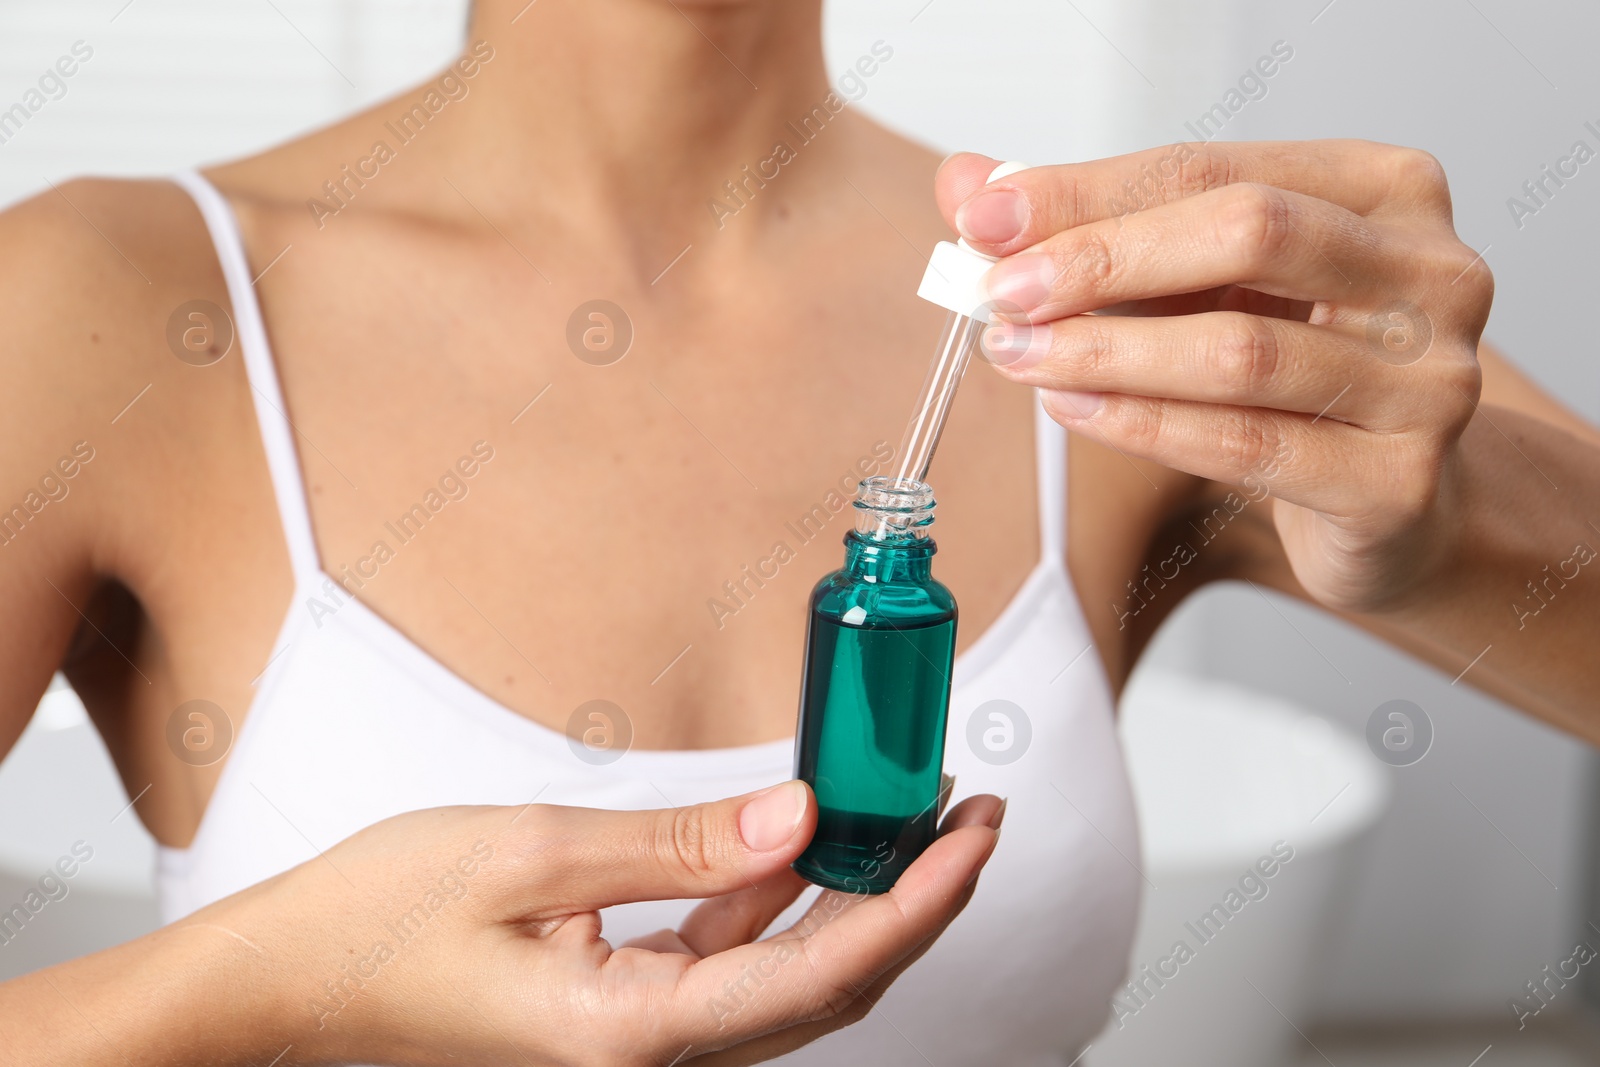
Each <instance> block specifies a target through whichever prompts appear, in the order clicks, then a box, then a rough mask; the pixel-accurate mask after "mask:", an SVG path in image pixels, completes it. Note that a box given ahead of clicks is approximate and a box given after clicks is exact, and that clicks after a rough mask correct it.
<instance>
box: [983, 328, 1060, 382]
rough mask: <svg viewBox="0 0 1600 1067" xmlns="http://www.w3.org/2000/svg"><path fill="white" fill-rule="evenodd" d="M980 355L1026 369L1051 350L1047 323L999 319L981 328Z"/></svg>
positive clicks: (1011, 368) (995, 361)
mask: <svg viewBox="0 0 1600 1067" xmlns="http://www.w3.org/2000/svg"><path fill="white" fill-rule="evenodd" d="M981 351H982V352H983V358H984V359H987V360H988V361H989V362H990V363H993V364H994V365H995V366H996V367H1005V368H1006V369H1007V370H1011V371H1020V370H1027V369H1028V368H1029V367H1031V366H1033V365H1034V364H1035V363H1037V362H1039V361H1040V360H1041V359H1043V358H1044V357H1045V354H1046V353H1047V352H1049V351H1050V324H1049V323H1048V322H1041V323H1039V324H1038V325H1034V324H1033V323H1028V322H1002V323H1001V324H1000V325H998V326H991V327H989V328H988V329H987V330H984V331H983V345H982V346H981Z"/></svg>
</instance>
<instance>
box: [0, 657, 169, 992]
mask: <svg viewBox="0 0 1600 1067" xmlns="http://www.w3.org/2000/svg"><path fill="white" fill-rule="evenodd" d="M127 803H128V797H127V795H126V794H125V793H124V792H123V789H122V784H121V783H120V782H119V781H118V780H117V775H116V771H115V769H114V768H113V767H112V765H111V757H110V755H108V754H107V752H106V749H105V745H104V744H102V743H101V741H100V735H99V734H98V733H96V732H95V729H94V727H93V726H92V725H90V723H89V717H88V715H87V714H85V713H84V710H83V705H82V704H81V703H79V701H78V698H77V695H76V694H75V693H73V692H72V690H71V689H68V688H67V687H66V686H65V685H64V684H60V683H58V684H57V685H56V686H55V687H53V688H52V689H51V690H50V692H48V693H46V694H45V698H44V700H43V701H42V702H41V703H40V705H39V710H38V711H37V712H35V713H34V716H33V720H32V721H31V722H29V723H28V727H27V729H26V730H24V731H23V733H22V737H21V738H20V739H19V740H18V741H17V744H16V745H15V746H14V747H13V748H12V750H11V752H10V754H9V755H8V756H7V757H6V759H5V761H4V762H3V763H0V913H5V912H9V911H10V910H11V909H12V908H13V907H16V906H19V905H24V904H25V902H26V901H27V898H28V893H29V892H30V891H34V892H39V885H40V879H41V877H42V876H43V875H44V874H45V873H46V872H47V871H50V870H52V869H56V864H58V863H60V862H61V861H62V860H63V859H64V858H65V859H66V860H67V861H68V862H67V868H68V869H71V870H72V876H71V877H70V878H61V877H60V871H59V870H56V878H55V880H54V882H53V883H51V885H49V886H47V887H46V888H48V889H50V892H51V894H53V895H55V896H57V897H58V899H54V900H50V899H49V895H47V894H45V893H42V892H40V893H39V895H38V896H35V897H34V898H33V899H34V902H35V903H36V904H37V903H38V902H39V901H41V900H46V901H48V902H47V903H45V904H44V905H43V906H42V907H40V908H39V910H38V911H37V912H36V913H33V914H31V915H30V917H29V918H28V920H27V921H26V922H25V923H22V924H17V925H16V926H14V927H3V926H0V981H3V980H5V979H7V978H14V977H16V976H17V975H19V974H25V973H27V972H28V971H31V970H34V969H36V968H39V967H45V966H49V965H50V964H52V963H59V962H61V961H62V960H68V959H72V958H74V957H77V956H81V955H84V954H85V953H88V952H95V951H98V950H99V949H102V948H108V947H110V946H112V945H116V944H120V943H122V942H123V941H127V940H128V939H130V938H133V937H137V936H139V935H140V934H143V933H146V932H148V931H150V930H153V929H155V928H156V926H157V925H158V913H157V911H156V902H155V891H154V888H153V884H152V877H153V872H154V870H155V843H154V842H153V841H152V840H151V838H150V835H149V834H147V833H146V832H145V830H144V827H143V826H142V825H141V824H140V822H139V819H138V817H137V816H136V815H134V813H133V811H132V810H131V809H127ZM125 809H126V810H125ZM80 842H81V844H80ZM74 846H77V847H78V852H77V854H76V856H75V855H74V853H73V848H74ZM85 853H87V854H88V856H89V858H88V859H87V860H86V861H84V862H79V857H82V856H83V855H84V854H85ZM56 883H59V887H56ZM63 889H64V890H65V892H64V895H63V893H62V890H63ZM0 918H3V915H0ZM12 922H13V924H16V920H12Z"/></svg>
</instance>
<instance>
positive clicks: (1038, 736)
mask: <svg viewBox="0 0 1600 1067" xmlns="http://www.w3.org/2000/svg"><path fill="white" fill-rule="evenodd" d="M174 181H176V183H177V184H178V185H180V186H181V187H183V188H184V189H185V190H187V191H188V192H189V194H190V195H191V196H192V197H193V198H194V200H195V203H196V204H197V205H198V206H199V208H200V211H201V214H202V215H203V216H204V218H205V221H206V224H207V226H208V228H209V229H210V232H211V237H212V240H213V242H214V243H215V245H216V250H217V256H218V259H219V260H220V263H221V266H222V271H223V274H224V276H225V278H226V281H227V285H228V292H229V296H230V299H231V301H232V304H233V316H234V320H235V325H236V329H237V333H238V339H239V345H240V348H241V351H242V353H243V358H244V361H245V367H246V369H247V371H248V376H249V381H250V385H251V387H252V391H253V394H254V401H255V410H256V416H257V419H258V421H259V423H260V428H261V438H262V442H263V444H264V446H265V449H266V456H267V465H268V467H269V469H270V472H271V476H272V484H273V489H274V491H275V493H276V496H277V503H278V509H279V513H280V516H281V518H282V521H283V527H284V538H285V540H286V542H287V544H288V546H289V558H290V562H291V565H292V566H293V569H294V580H295V592H294V595H293V598H292V599H291V601H290V604H289V608H288V613H287V616H286V618H285V619H284V622H283V626H282V629H281V630H280V632H279V634H278V637H277V640H276V641H275V642H274V645H273V650H272V655H271V658H270V660H269V661H268V664H267V666H266V669H265V670H264V672H263V674H262V676H261V678H260V679H259V680H258V682H257V691H256V695H255V698H254V702H253V703H252V705H251V707H250V710H249V713H248V715H247V716H246V717H245V719H244V721H243V724H242V726H241V727H240V728H239V731H238V735H237V737H236V738H235V740H234V744H233V748H232V751H231V752H230V753H229V755H228V757H227V763H226V764H225V765H224V767H223V770H222V774H221V777H220V779H219V781H218V782H217V786H216V790H215V792H214V793H213V795H212V797H211V801H210V804H209V805H208V806H207V808H206V811H205V814H204V816H203V817H202V819H201V823H200V827H199V830H198V832H197V833H196V835H195V838H194V841H193V843H192V844H191V845H190V846H189V847H188V848H183V849H176V848H162V849H160V851H159V856H158V872H157V882H158V889H159V894H160V901H161V909H162V915H163V918H164V921H167V922H170V921H172V920H174V919H177V918H179V917H181V916H184V915H187V914H189V913H190V912H192V911H194V910H195V909H197V908H200V907H202V906H204V905H206V904H208V903H210V902H211V901H214V900H217V899H219V898H221V897H224V896H227V895H228V894H230V893H234V892H236V891H238V890H240V889H243V888H245V887H246V886H249V885H252V884H254V883H256V882H259V881H261V880H263V879H265V878H269V877H271V876H272V875H275V874H278V873H279V872H281V871H284V870H286V869H288V868H290V867H293V866H295V865H296V864H299V863H301V862H304V861H306V860H308V859H312V858H314V857H315V856H316V855H317V850H319V849H326V848H328V847H329V846H331V845H333V844H334V843H336V842H338V841H340V840H341V839H343V838H345V837H348V836H349V835H350V834H352V833H354V832H356V831H357V830H359V829H361V828H362V827H365V826H368V825H370V824H372V823H374V822H377V821H378V820H380V819H384V818H387V817H389V816H391V815H396V814H399V813H401V812H405V811H412V810H415V809H418V808H428V807H434V806H438V805H447V804H517V805H521V804H525V803H527V802H529V801H530V800H532V799H534V798H538V799H539V800H540V801H541V802H550V803H558V804H577V805H585V806H589V807H600V808H614V809H638V808H654V807H662V806H664V805H668V804H670V805H683V804H690V803H697V802H700V801H705V800H711V799H715V798H718V797H724V796H731V795H735V794H739V793H743V792H746V791H748V790H753V789H758V788H761V787H763V786H767V785H770V784H773V783H774V782H778V781H782V780H784V779H786V778H788V777H789V775H790V769H791V748H792V742H791V741H790V740H788V739H783V740H778V741H773V742H770V743H767V744H760V745H749V746H743V747H738V748H722V749H711V750H701V751H693V750H691V751H665V750H644V751H641V750H637V749H636V750H633V751H630V752H628V753H627V756H626V758H624V759H620V760H618V761H616V762H615V763H613V764H610V765H605V766H594V765H593V764H591V763H589V762H585V761H583V760H580V759H578V758H577V757H576V756H575V754H574V752H573V750H572V749H571V748H570V747H569V745H568V741H567V738H566V736H565V735H564V734H562V733H560V732H558V731H555V730H552V729H550V728H549V727H546V726H543V725H541V724H539V723H536V722H534V721H533V720H531V719H528V718H525V717H523V716H521V715H518V714H517V713H516V712H514V711H512V710H511V709H509V708H507V707H506V706H504V705H502V704H500V703H498V702H496V701H495V700H493V699H491V698H490V697H489V696H487V695H486V694H485V693H483V692H482V691H481V690H479V689H476V688H474V687H473V686H472V685H470V684H469V683H467V682H466V681H465V680H463V679H462V678H461V677H460V676H459V675H456V674H455V673H453V672H451V671H450V670H449V669H447V668H446V667H444V666H443V665H442V664H441V663H439V661H437V660H436V659H434V658H433V657H432V656H430V655H429V654H428V653H427V652H426V651H424V650H423V649H421V648H419V647H417V645H416V644H415V643H413V642H412V641H411V640H410V639H409V638H407V637H405V636H404V635H403V634H401V633H400V632H399V631H398V630H396V629H395V628H394V627H393V626H391V625H389V624H388V623H387V622H385V621H384V620H383V619H382V618H381V617H379V616H378V615H377V614H376V613H374V612H373V611H372V610H371V609H369V608H367V607H366V606H365V605H364V604H362V603H361V602H360V601H359V600H349V601H346V602H345V603H344V604H343V605H342V606H341V607H340V608H339V610H338V611H337V612H336V613H334V614H332V615H327V614H325V613H323V614H322V617H321V618H320V619H314V618H313V615H312V614H311V611H310V610H309V608H308V601H309V600H310V599H311V598H313V597H318V596H321V595H322V590H323V585H324V582H325V581H326V580H327V576H326V575H325V574H324V572H323V569H322V566H321V563H320V561H319V558H318V554H317V546H316V541H315V537H314V535H313V532H312V526H311V519H310V514H309V512H308V509H307V497H306V493H305V488H304V485H303V484H302V480H301V474H300V465H299V458H298V456H297V454H296V451H295V444H294V435H293V432H292V430H291V428H290V425H289V422H288V419H287V417H286V415H285V414H284V413H285V410H286V408H285V405H284V400H283V394H282V392H281V391H280V389H279V386H278V379H277V374H276V371H275V369H274V366H273V360H272V352H271V348H270V346H269V344H268V341H267V333H266V329H265V326H264V324H263V322H262V316H261V308H260V305H259V304H258V303H257V300H256V296H255V289H254V286H253V285H252V283H251V276H252V275H251V271H250V268H249V265H248V262H247V259H246V254H245V249H244V246H243V243H242V241H241V239H240V236H239V231H238V227H237V224H236V222H235V220H234V217H233V213H232V210H231V209H230V207H229V206H228V204H227V202H226V201H225V200H224V199H223V198H222V196H221V195H220V194H219V193H218V192H217V191H216V189H215V188H213V187H212V185H211V184H210V183H209V182H208V181H206V179H204V178H203V177H201V176H200V175H199V174H197V173H192V172H190V173H184V174H179V175H177V176H176V177H175V178H174ZM1035 419H1036V422H1035V425H1036V453H1037V469H1038V477H1039V485H1038V499H1039V502H1040V516H1039V523H1040V544H1041V556H1040V560H1039V562H1038V564H1037V565H1036V566H1035V567H1034V569H1033V571H1032V572H1031V573H1030V574H1029V576H1028V578H1027V580H1026V581H1025V582H1024V583H1023V585H1022V588H1021V589H1020V590H1018V592H1017V594H1016V596H1015V597H1014V598H1013V599H1012V601H1011V603H1010V604H1008V605H1007V606H1006V608H1005V610H1004V611H1003V612H1002V613H1001V615H1000V617H999V619H998V620H997V621H996V622H995V623H994V624H993V625H992V626H991V627H990V628H989V629H988V630H987V631H985V632H984V633H983V634H982V635H981V636H980V637H979V639H978V640H977V641H976V642H974V643H973V644H972V646H971V647H970V648H968V649H967V650H966V651H965V652H963V653H962V655H961V656H959V657H958V658H957V660H956V665H955V674H954V690H953V693H952V696H951V701H950V728H949V737H948V742H947V745H946V752H945V768H946V771H947V772H948V773H950V774H954V775H956V776H957V778H958V785H957V794H958V796H960V795H968V794H972V793H978V792H991V793H996V794H999V795H1001V796H1005V797H1008V798H1009V799H1010V806H1009V808H1008V809H1007V815H1006V833H1005V837H1004V840H1003V841H1002V842H1001V844H1000V846H999V848H998V849H997V850H996V853H995V855H994V858H993V859H992V860H991V861H990V863H989V866H988V869H987V870H986V871H985V873H984V876H983V879H982V881H981V883H980V885H979V889H978V892H977V894H976V896H975V897H974V899H973V900H972V903H971V904H970V905H969V906H968V908H967V909H966V911H965V912H964V913H963V914H962V916H961V917H960V918H959V919H958V920H957V921H956V922H955V923H954V924H953V925H952V926H951V927H950V929H949V930H948V931H947V932H946V933H945V935H944V936H943V937H942V938H941V939H940V940H939V942H938V943H937V944H935V945H934V946H933V948H932V949H931V950H930V951H929V952H928V954H927V955H926V956H925V957H924V958H923V959H922V960H921V961H919V962H918V963H917V964H916V965H915V966H914V967H912V968H910V969H909V970H908V971H907V972H906V973H905V974H904V975H903V976H902V977H901V978H900V979H899V981H898V982H896V983H895V985H894V986H893V987H892V988H891V989H890V990H889V992H888V994H887V995H886V996H885V997H884V998H883V1000H882V1001H881V1002H880V1004H879V1005H878V1008H877V1010H875V1011H873V1012H872V1013H870V1014H869V1015H868V1016H867V1018H866V1019H865V1020H863V1021H862V1022H860V1023H857V1024H856V1025H854V1026H852V1027H849V1028H847V1029H845V1030H842V1031H840V1032H838V1033H835V1034H832V1035H830V1036H828V1037H826V1038H824V1039H822V1040H821V1041H818V1042H816V1043H814V1044H812V1045H810V1046H807V1047H806V1048H804V1049H801V1050H799V1051H797V1052H795V1053H791V1054H790V1055H789V1056H787V1057H784V1058H783V1060H781V1061H780V1062H783V1063H786V1064H804V1065H810V1064H817V1065H822V1064H829V1065H833V1064H841V1063H843V1064H865V1063H875V1064H898V1063H904V1064H917V1065H921V1064H925V1063H936V1064H938V1065H939V1067H966V1065H971V1067H977V1065H982V1067H994V1065H1026V1067H1033V1065H1038V1067H1046V1065H1049V1067H1065V1065H1067V1064H1069V1063H1071V1062H1072V1061H1073V1060H1074V1059H1075V1057H1076V1056H1077V1055H1078V1053H1079V1050H1080V1049H1082V1048H1083V1046H1084V1045H1085V1044H1086V1043H1087V1042H1088V1041H1089V1040H1090V1039H1091V1038H1093V1036H1094V1034H1095V1033H1096V1032H1097V1031H1098V1030H1099V1029H1100V1027H1101V1025H1102V1024H1103V1023H1104V1021H1105V1020H1106V1018H1107V1017H1108V1014H1109V1008H1110V1002H1111V995H1112V992H1113V990H1114V989H1115V988H1116V987H1117V986H1118V985H1119V984H1120V983H1121V982H1122V981H1123V980H1124V978H1125V972H1126V970H1127V964H1128V952H1129V949H1130V946H1131V943H1132V939H1133V930H1134V921H1135V917H1136V915H1137V912H1138V906H1139V893H1140V877H1139V874H1138V872H1137V869H1136V868H1135V867H1134V863H1135V862H1136V859H1137V856H1138V852H1139V843H1138V839H1137V835H1136V830H1135V822H1134V811H1133V802H1132V797H1131V794H1130V791H1129V787H1128V781H1127V776H1126V773H1125V770H1124V766H1123V760H1122V753H1121V751H1120V749H1119V747H1118V742H1117V737H1116V733H1115V730H1114V724H1113V707H1112V700H1111V694H1110V689H1109V686H1108V684H1107V681H1106V678H1105V675H1104V672H1103V669H1102V668H1101V665H1100V658H1099V656H1098V655H1097V654H1096V653H1095V652H1094V649H1093V646H1092V641H1091V637H1090V634H1089V630H1088V627H1087V625H1086V624H1085V622H1084V618H1083V614H1082V611H1081V610H1080V607H1079V604H1078V599H1077V595H1076V593H1075V591H1074V590H1073V587H1072V582H1071V578H1070V577H1069V575H1068V573H1067V570H1066V567H1065V563H1064V559H1065V556H1064V548H1065V543H1064V538H1065V507H1064V503H1065V501H1064V496H1065V493H1066V470H1065V466H1066V464H1065V462H1064V457H1065V439H1064V434H1065V431H1063V430H1062V429H1061V428H1060V427H1059V426H1057V425H1056V424H1055V423H1054V422H1052V421H1051V420H1050V419H1049V418H1048V417H1046V416H1045V415H1044V414H1043V411H1042V409H1038V408H1037V407H1036V416H1035ZM995 701H1004V702H1009V703H1007V704H998V705H991V706H989V707H983V705H990V704H991V702H995ZM997 709H998V710H999V711H1000V712H1003V713H1004V718H1003V719H1001V718H994V717H993V716H992V714H991V713H993V712H995V711H996V710H997ZM1008 722H1009V729H1010V733H1009V734H1007V733H1006V729H1007V723H1008ZM996 730H999V731H1000V732H999V733H998V734H997V733H995V731H996ZM986 734H987V738H986ZM1006 737H1009V740H1010V746H1011V747H1009V748H1007V747H1005V745H1004V744H1000V745H998V752H999V754H998V755H997V754H996V751H997V745H996V739H997V738H999V739H1004V738H1006ZM1019 754H1020V755H1019ZM1007 757H1010V758H1011V761H1010V762H1001V760H1002V759H1003V758H1007ZM810 896H811V894H806V895H804V896H803V897H802V899H801V901H800V902H797V904H796V906H795V907H794V908H792V909H791V911H790V913H789V914H788V915H786V916H784V918H783V919H782V920H780V921H781V922H789V921H793V919H794V918H796V917H797V916H798V914H799V913H800V909H801V908H802V907H803V905H804V903H805V902H806V901H808V900H809V898H810ZM692 905H693V902H691V901H665V902H644V903H639V904H629V905H623V906H621V907H617V908H611V909H608V910H607V911H606V912H605V913H604V929H605V934H606V937H607V938H608V939H609V940H610V941H611V942H612V943H613V944H620V943H621V942H622V941H625V940H627V939H629V938H631V937H635V936H638V935H641V934H645V933H649V932H651V931H654V930H658V929H661V928H663V927H674V926H677V925H678V923H679V922H680V921H681V919H682V918H683V916H684V915H685V914H686V913H687V911H688V910H689V908H690V907H692Z"/></svg>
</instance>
